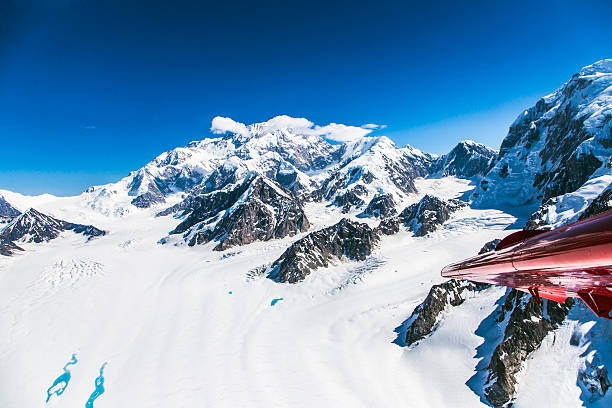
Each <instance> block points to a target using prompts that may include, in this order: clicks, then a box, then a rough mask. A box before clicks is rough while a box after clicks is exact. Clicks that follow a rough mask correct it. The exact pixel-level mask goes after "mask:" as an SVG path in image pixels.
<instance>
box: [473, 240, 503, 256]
mask: <svg viewBox="0 0 612 408" xmlns="http://www.w3.org/2000/svg"><path fill="white" fill-rule="evenodd" d="M500 242H501V239H499V238H496V239H494V240H492V241H489V242H487V243H486V244H484V245H483V246H482V248H480V251H478V255H482V254H486V253H487V252H491V251H493V250H495V247H496V246H497V244H499V243H500Z"/></svg>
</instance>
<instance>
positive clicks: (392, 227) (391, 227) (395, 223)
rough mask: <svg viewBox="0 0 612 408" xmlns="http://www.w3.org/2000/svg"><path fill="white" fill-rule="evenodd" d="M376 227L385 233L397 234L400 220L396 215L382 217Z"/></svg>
mask: <svg viewBox="0 0 612 408" xmlns="http://www.w3.org/2000/svg"><path fill="white" fill-rule="evenodd" d="M377 229H378V230H379V231H380V232H381V233H383V234H385V235H393V234H397V233H398V232H399V230H400V221H399V219H398V218H397V217H391V218H385V219H382V220H381V221H380V224H378V227H377Z"/></svg>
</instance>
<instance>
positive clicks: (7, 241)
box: [0, 208, 106, 250]
mask: <svg viewBox="0 0 612 408" xmlns="http://www.w3.org/2000/svg"><path fill="white" fill-rule="evenodd" d="M63 231H73V232H75V233H77V234H83V235H85V236H88V237H89V239H92V238H94V237H98V236H102V235H105V234H106V232H105V231H102V230H100V229H98V228H96V227H94V226H92V225H82V224H74V223H71V222H67V221H63V220H58V219H57V218H53V217H51V216H48V215H45V214H43V213H41V212H39V211H36V210H35V209H33V208H30V209H29V210H28V211H26V212H25V213H23V214H21V215H20V216H18V217H17V218H15V219H14V220H13V221H12V222H11V223H9V224H8V225H7V226H6V227H4V228H3V229H2V230H1V231H0V242H2V243H3V244H4V246H5V248H6V247H7V246H9V247H11V246H12V245H11V243H12V244H13V245H14V242H13V241H18V242H35V243H40V242H46V241H50V240H52V239H55V238H57V237H58V236H59V235H60V233H61V232H63ZM12 249H13V250H14V249H20V248H18V247H17V248H15V247H14V246H13V247H12Z"/></svg>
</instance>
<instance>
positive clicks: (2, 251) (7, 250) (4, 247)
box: [0, 238, 23, 256]
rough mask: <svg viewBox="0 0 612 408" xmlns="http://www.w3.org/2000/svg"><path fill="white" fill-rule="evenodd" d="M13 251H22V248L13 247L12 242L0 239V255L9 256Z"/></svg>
mask: <svg viewBox="0 0 612 408" xmlns="http://www.w3.org/2000/svg"><path fill="white" fill-rule="evenodd" d="M15 251H23V248H21V247H19V246H17V245H15V243H14V242H11V241H5V240H4V239H2V238H0V255H4V256H11V255H13V254H14V253H15Z"/></svg>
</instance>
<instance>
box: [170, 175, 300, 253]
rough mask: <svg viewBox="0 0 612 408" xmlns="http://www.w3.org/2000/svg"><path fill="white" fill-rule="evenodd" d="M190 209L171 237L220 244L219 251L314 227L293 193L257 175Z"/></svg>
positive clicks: (206, 196)
mask: <svg viewBox="0 0 612 408" xmlns="http://www.w3.org/2000/svg"><path fill="white" fill-rule="evenodd" d="M196 204H197V205H196ZM189 206H194V209H193V210H192V211H191V212H190V213H189V215H188V217H187V218H186V219H185V220H184V221H183V222H181V223H180V224H179V225H178V226H177V227H176V228H175V229H174V230H173V231H171V232H170V234H183V236H184V238H185V239H186V240H187V242H188V244H189V245H190V246H193V245H199V244H203V243H207V242H210V241H218V242H219V243H218V244H217V246H216V247H215V248H214V249H215V250H216V251H223V250H225V249H227V248H230V247H233V246H237V245H244V244H249V243H251V242H255V241H267V240H270V239H274V238H283V237H286V236H291V235H295V234H297V233H299V232H303V231H306V230H307V229H308V228H309V227H310V224H309V222H308V219H307V218H306V215H305V214H304V209H303V207H302V204H301V203H300V201H299V200H298V199H296V197H295V196H294V195H293V194H292V193H291V192H290V191H289V190H287V189H285V188H283V187H282V186H280V185H278V184H277V183H276V182H274V181H272V180H269V179H267V178H265V177H262V176H259V175H257V174H255V173H251V174H249V175H247V177H246V178H245V180H244V181H243V182H242V183H241V184H239V185H237V186H235V188H233V189H228V190H222V191H217V192H214V193H210V194H207V195H205V196H203V197H201V198H200V199H199V200H196V201H194V202H191V203H190V204H189Z"/></svg>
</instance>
